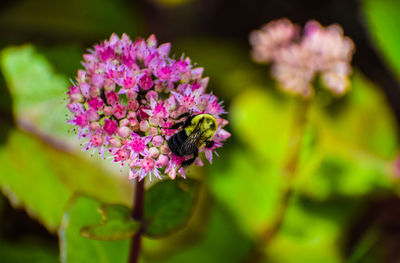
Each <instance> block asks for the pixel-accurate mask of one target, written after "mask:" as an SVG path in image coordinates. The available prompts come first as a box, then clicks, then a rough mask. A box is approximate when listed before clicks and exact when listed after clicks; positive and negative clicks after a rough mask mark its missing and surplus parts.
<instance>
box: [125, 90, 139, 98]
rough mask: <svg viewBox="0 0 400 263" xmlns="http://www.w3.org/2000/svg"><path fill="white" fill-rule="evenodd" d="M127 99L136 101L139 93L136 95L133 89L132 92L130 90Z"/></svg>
mask: <svg viewBox="0 0 400 263" xmlns="http://www.w3.org/2000/svg"><path fill="white" fill-rule="evenodd" d="M126 97H127V98H128V99H129V100H136V97H137V93H136V92H135V91H134V90H133V89H130V90H128V92H127V93H126Z"/></svg>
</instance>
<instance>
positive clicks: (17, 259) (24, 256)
mask: <svg viewBox="0 0 400 263" xmlns="http://www.w3.org/2000/svg"><path fill="white" fill-rule="evenodd" d="M0 255H1V262H4V263H26V262H40V263H57V262H59V261H58V251H57V248H56V246H54V247H52V246H49V244H47V243H42V242H40V241H39V242H38V241H37V240H35V241H34V242H32V241H22V242H6V241H3V240H0Z"/></svg>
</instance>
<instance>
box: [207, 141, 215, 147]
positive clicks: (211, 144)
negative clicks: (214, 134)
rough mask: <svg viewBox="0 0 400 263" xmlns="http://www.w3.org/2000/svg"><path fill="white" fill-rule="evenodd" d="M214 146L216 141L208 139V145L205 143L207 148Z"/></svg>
mask: <svg viewBox="0 0 400 263" xmlns="http://www.w3.org/2000/svg"><path fill="white" fill-rule="evenodd" d="M213 146H214V141H206V145H205V147H206V148H211V147H213Z"/></svg>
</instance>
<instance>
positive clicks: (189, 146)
mask: <svg viewBox="0 0 400 263" xmlns="http://www.w3.org/2000/svg"><path fill="white" fill-rule="evenodd" d="M201 135H202V132H201V131H200V129H196V130H194V131H193V132H192V133H191V134H190V135H189V136H188V137H187V139H186V140H185V142H184V143H183V144H182V147H181V153H182V155H189V154H192V153H194V152H195V151H197V150H198V149H199V147H200V145H202V143H203V142H202V141H203V140H204V138H202V136H201Z"/></svg>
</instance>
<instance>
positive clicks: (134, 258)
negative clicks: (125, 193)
mask: <svg viewBox="0 0 400 263" xmlns="http://www.w3.org/2000/svg"><path fill="white" fill-rule="evenodd" d="M143 204H144V180H141V181H139V179H138V180H137V182H136V187H135V193H134V195H133V210H132V215H131V216H132V218H133V219H134V220H136V221H139V222H142V221H143ZM142 232H143V226H141V227H140V229H139V230H138V231H137V232H136V234H135V235H134V236H133V237H132V240H131V248H130V254H129V261H128V263H137V262H138V260H139V254H140V248H141V241H142Z"/></svg>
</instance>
